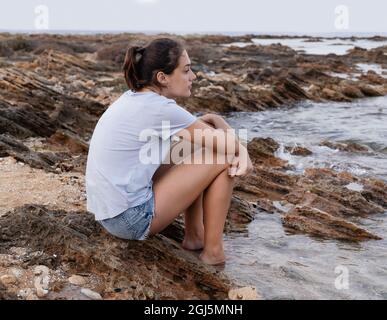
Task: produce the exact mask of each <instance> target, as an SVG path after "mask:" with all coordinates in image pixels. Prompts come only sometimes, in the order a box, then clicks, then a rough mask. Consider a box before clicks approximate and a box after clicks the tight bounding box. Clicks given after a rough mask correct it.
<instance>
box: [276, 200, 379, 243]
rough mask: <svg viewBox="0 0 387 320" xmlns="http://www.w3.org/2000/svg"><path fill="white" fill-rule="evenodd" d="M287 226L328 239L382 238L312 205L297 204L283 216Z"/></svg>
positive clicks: (360, 239) (358, 239)
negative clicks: (302, 205) (300, 205)
mask: <svg viewBox="0 0 387 320" xmlns="http://www.w3.org/2000/svg"><path fill="white" fill-rule="evenodd" d="M282 221H283V224H284V226H285V227H289V228H291V229H292V230H295V231H301V232H303V233H308V234H310V235H314V236H319V237H324V238H328V239H338V240H347V241H348V240H349V241H363V240H371V239H373V240H380V239H381V238H380V237H379V236H377V235H374V234H372V233H370V232H368V231H367V230H365V229H363V228H360V227H358V226H356V225H355V224H353V223H351V222H348V221H345V220H344V219H341V218H337V217H334V216H332V215H331V214H329V213H327V212H324V211H321V210H318V209H316V208H310V207H299V206H296V207H295V208H294V209H293V210H291V211H290V212H289V213H288V214H286V215H285V216H283V217H282Z"/></svg>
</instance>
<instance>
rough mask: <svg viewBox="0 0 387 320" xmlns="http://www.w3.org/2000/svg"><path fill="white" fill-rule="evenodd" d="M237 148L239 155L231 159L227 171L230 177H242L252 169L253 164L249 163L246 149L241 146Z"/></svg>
mask: <svg viewBox="0 0 387 320" xmlns="http://www.w3.org/2000/svg"><path fill="white" fill-rule="evenodd" d="M239 150H240V151H239V155H238V156H235V157H234V158H233V160H232V161H231V166H230V168H229V171H228V174H229V176H230V177H235V176H241V177H243V176H247V175H248V174H250V173H251V172H253V171H254V166H253V164H252V163H251V159H250V156H249V154H248V152H247V149H246V148H245V147H243V146H241V147H240V149H239Z"/></svg>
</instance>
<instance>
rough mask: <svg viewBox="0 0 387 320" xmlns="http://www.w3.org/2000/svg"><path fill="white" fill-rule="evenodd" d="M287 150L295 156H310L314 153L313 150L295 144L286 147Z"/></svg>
mask: <svg viewBox="0 0 387 320" xmlns="http://www.w3.org/2000/svg"><path fill="white" fill-rule="evenodd" d="M285 150H286V151H288V152H289V153H290V154H292V155H295V156H309V155H311V154H312V151H310V150H309V149H307V148H305V147H300V146H294V147H290V146H288V147H285Z"/></svg>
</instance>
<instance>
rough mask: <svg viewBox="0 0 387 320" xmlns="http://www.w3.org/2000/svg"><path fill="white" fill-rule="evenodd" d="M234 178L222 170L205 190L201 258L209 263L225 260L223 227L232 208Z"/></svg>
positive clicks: (218, 262)
mask: <svg viewBox="0 0 387 320" xmlns="http://www.w3.org/2000/svg"><path fill="white" fill-rule="evenodd" d="M233 187H234V179H233V178H231V177H230V176H229V175H228V172H227V170H224V171H222V172H221V173H220V174H219V175H218V176H217V177H216V178H215V180H213V182H212V183H211V184H210V185H209V187H208V188H207V189H206V190H205V192H204V204H203V209H204V250H203V252H202V253H201V255H200V259H201V260H202V261H203V262H205V263H208V264H220V263H223V262H224V261H225V255H224V251H223V229H224V224H225V222H226V217H227V213H228V210H229V208H230V202H231V196H232V192H233Z"/></svg>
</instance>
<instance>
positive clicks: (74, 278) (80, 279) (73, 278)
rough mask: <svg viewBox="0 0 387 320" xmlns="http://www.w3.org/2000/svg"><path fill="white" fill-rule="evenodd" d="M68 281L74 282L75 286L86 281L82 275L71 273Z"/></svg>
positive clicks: (81, 284)
mask: <svg viewBox="0 0 387 320" xmlns="http://www.w3.org/2000/svg"><path fill="white" fill-rule="evenodd" d="M68 281H69V282H70V283H71V284H74V285H76V286H83V285H84V284H85V283H86V280H85V278H84V277H82V276H78V275H75V274H74V275H72V276H71V277H70V278H69V279H68Z"/></svg>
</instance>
